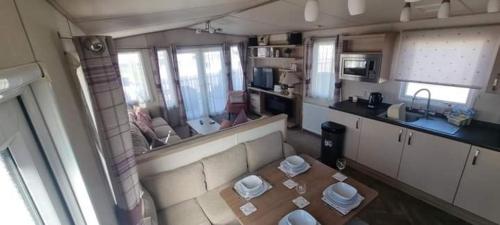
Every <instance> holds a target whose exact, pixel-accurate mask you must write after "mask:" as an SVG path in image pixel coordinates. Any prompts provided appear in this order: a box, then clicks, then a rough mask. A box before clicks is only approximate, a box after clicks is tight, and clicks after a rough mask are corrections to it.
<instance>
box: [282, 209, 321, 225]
mask: <svg viewBox="0 0 500 225" xmlns="http://www.w3.org/2000/svg"><path fill="white" fill-rule="evenodd" d="M294 222H295V223H294ZM278 225H320V224H319V223H318V221H316V219H315V218H314V217H313V216H312V215H311V214H309V213H308V212H307V211H305V210H302V209H298V210H294V211H292V212H290V213H288V214H287V215H286V216H284V217H283V218H282V219H281V220H280V221H279V223H278Z"/></svg>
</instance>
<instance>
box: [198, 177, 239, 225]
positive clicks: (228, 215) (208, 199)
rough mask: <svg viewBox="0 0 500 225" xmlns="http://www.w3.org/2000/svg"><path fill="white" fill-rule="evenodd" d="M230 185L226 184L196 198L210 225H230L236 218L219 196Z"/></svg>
mask: <svg viewBox="0 0 500 225" xmlns="http://www.w3.org/2000/svg"><path fill="white" fill-rule="evenodd" d="M231 184H232V183H227V184H225V185H222V186H220V187H218V188H215V189H213V190H211V191H209V192H207V193H205V194H204V195H202V196H200V197H198V198H196V200H197V201H198V204H200V206H201V209H202V210H203V212H205V215H207V217H208V219H209V220H210V222H212V224H221V225H222V224H231V222H233V221H234V220H236V216H235V215H234V213H233V212H232V211H231V209H230V208H229V206H228V205H227V204H226V202H225V201H224V199H222V197H221V196H220V194H219V193H220V191H222V190H223V189H224V188H227V187H229V186H230V185H231Z"/></svg>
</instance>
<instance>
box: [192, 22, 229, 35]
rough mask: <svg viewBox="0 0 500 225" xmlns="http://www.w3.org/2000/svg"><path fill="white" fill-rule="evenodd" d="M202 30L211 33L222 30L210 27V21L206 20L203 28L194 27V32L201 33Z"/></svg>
mask: <svg viewBox="0 0 500 225" xmlns="http://www.w3.org/2000/svg"><path fill="white" fill-rule="evenodd" d="M203 32H206V33H211V34H215V33H220V32H222V28H215V27H212V25H211V24H210V21H207V22H206V23H205V28H204V29H196V30H195V33H196V34H201V33H203Z"/></svg>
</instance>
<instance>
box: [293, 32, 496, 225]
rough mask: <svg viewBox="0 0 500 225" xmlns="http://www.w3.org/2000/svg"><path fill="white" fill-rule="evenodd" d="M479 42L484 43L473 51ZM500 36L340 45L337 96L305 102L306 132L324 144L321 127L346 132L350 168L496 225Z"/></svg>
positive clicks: (404, 36) (430, 35)
mask: <svg viewBox="0 0 500 225" xmlns="http://www.w3.org/2000/svg"><path fill="white" fill-rule="evenodd" d="M486 30H489V31H491V34H487V33H488V32H487V31H486ZM483 31H486V32H483ZM333 32H335V31H330V33H328V32H322V33H321V32H319V33H313V34H309V35H311V36H316V35H320V34H321V35H327V34H332V33H333ZM478 32H479V33H480V34H483V35H484V36H482V38H485V39H484V42H483V43H482V44H480V45H474V44H471V43H472V42H469V41H470V40H472V39H473V38H472V35H473V34H478ZM499 34H500V33H499V28H498V27H497V26H489V27H483V29H481V28H480V27H478V28H470V27H467V28H465V27H459V28H443V29H418V30H411V31H401V32H399V33H396V34H394V33H391V32H389V33H384V34H383V35H384V36H383V37H384V38H382V39H380V38H379V39H378V41H377V40H376V38H375V39H374V37H375V35H373V34H372V35H356V36H350V37H347V38H345V37H342V35H340V38H339V39H340V47H342V48H341V52H340V53H339V54H338V60H337V61H336V63H338V65H337V66H336V67H337V68H338V70H337V71H338V74H337V75H336V76H337V80H336V87H337V86H341V90H340V91H339V92H337V93H340V95H341V96H340V98H338V101H330V102H326V101H325V102H320V101H316V100H314V99H308V98H307V96H306V97H304V103H303V115H304V118H303V121H302V127H303V129H304V130H305V131H307V132H310V133H313V134H317V135H321V132H322V130H321V124H322V123H323V122H326V121H331V122H334V123H337V124H340V125H343V126H344V127H345V132H344V139H343V149H342V154H343V157H345V158H347V160H348V165H349V166H350V167H352V168H354V169H356V170H359V171H362V172H364V173H367V174H369V175H371V176H372V177H374V178H376V179H378V180H381V181H382V182H384V183H387V184H389V185H390V186H393V187H395V188H397V189H399V190H401V191H403V192H406V193H408V194H409V195H412V196H414V197H416V198H418V199H420V200H423V201H425V202H427V203H429V204H431V205H433V206H435V207H437V208H439V209H441V210H443V211H445V212H448V213H450V214H452V215H455V216H457V217H459V218H462V219H464V220H466V221H468V222H471V223H473V224H498V223H500V214H498V211H499V209H500V196H499V195H498V194H497V191H498V190H499V189H500V176H498V174H500V163H498V162H500V95H499V93H500V92H499V91H498V88H497V85H498V78H499V77H500V53H499V52H498V45H499V43H500V41H499V40H500V38H499V37H500V36H499ZM306 36H307V35H306ZM380 36H381V35H379V36H378V37H380ZM482 38H481V39H482ZM346 40H347V41H346ZM457 43H461V44H457ZM346 46H347V47H346ZM381 46H382V47H381ZM460 48H461V49H460ZM476 56H477V57H476ZM339 83H340V84H341V85H338V84H339ZM332 102H334V103H332Z"/></svg>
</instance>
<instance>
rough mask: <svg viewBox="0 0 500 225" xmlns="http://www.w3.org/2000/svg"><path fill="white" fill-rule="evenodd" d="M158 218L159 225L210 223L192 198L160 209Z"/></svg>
mask: <svg viewBox="0 0 500 225" xmlns="http://www.w3.org/2000/svg"><path fill="white" fill-rule="evenodd" d="M158 220H159V221H160V224H161V225H211V224H210V221H209V220H208V218H207V217H206V216H205V214H204V213H203V210H202V209H201V208H200V206H199V205H198V203H196V201H195V200H194V199H191V200H187V201H184V202H181V203H178V204H176V205H173V206H170V207H168V208H166V209H164V210H161V211H160V212H159V213H158Z"/></svg>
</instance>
